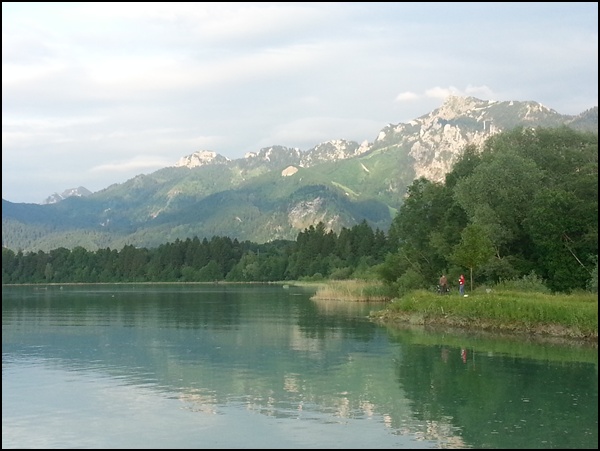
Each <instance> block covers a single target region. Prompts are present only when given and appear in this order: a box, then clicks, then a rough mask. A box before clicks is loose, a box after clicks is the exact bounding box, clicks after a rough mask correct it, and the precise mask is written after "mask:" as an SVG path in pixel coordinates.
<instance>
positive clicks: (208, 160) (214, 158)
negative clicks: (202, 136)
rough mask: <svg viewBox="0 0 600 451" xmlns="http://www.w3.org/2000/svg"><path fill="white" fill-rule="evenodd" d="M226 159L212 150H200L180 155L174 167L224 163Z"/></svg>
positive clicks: (227, 159) (194, 166)
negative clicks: (183, 155)
mask: <svg viewBox="0 0 600 451" xmlns="http://www.w3.org/2000/svg"><path fill="white" fill-rule="evenodd" d="M227 161H229V158H227V157H224V156H223V155H220V154H218V153H216V152H212V151H210V150H200V151H198V152H194V153H193V154H191V155H187V156H185V157H181V158H180V159H179V161H178V162H177V163H175V167H187V168H196V167H198V166H205V165H207V164H219V163H226V162H227Z"/></svg>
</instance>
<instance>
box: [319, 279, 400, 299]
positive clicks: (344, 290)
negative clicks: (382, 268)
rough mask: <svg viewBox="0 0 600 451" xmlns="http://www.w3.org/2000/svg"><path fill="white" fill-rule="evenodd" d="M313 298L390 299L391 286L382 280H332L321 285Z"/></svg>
mask: <svg viewBox="0 0 600 451" xmlns="http://www.w3.org/2000/svg"><path fill="white" fill-rule="evenodd" d="M313 299H319V300H333V299H336V300H340V301H363V302H370V301H371V302H372V301H378V302H379V301H389V300H390V299H392V293H391V291H390V288H389V287H388V286H386V285H384V284H383V283H381V282H377V281H364V280H356V279H353V280H331V281H328V282H327V283H324V284H322V285H319V287H318V289H317V291H316V293H315V294H314V296H313Z"/></svg>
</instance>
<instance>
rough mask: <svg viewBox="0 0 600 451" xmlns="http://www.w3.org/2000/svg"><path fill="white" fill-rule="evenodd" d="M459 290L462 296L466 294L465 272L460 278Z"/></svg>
mask: <svg viewBox="0 0 600 451" xmlns="http://www.w3.org/2000/svg"><path fill="white" fill-rule="evenodd" d="M458 292H459V293H460V295H461V296H464V294H465V276H464V274H461V275H460V277H459V278H458Z"/></svg>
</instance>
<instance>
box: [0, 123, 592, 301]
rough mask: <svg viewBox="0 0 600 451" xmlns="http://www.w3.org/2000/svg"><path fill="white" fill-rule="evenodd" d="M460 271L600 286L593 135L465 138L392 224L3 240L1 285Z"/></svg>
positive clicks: (410, 194)
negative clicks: (133, 238) (151, 237)
mask: <svg viewBox="0 0 600 451" xmlns="http://www.w3.org/2000/svg"><path fill="white" fill-rule="evenodd" d="M461 273H464V274H465V275H466V276H467V279H468V285H469V286H470V288H471V289H472V288H475V287H477V286H481V285H493V284H496V283H498V282H500V281H503V280H510V279H515V278H520V277H526V276H530V275H531V274H535V275H537V276H538V277H540V278H542V279H543V280H544V283H545V284H546V285H547V286H548V288H549V289H550V290H552V291H555V292H571V291H574V290H593V291H597V279H598V135H597V134H593V133H586V132H579V131H575V130H573V129H570V128H568V127H560V128H548V129H544V128H538V129H529V128H523V127H520V128H516V129H514V130H511V131H507V132H502V133H500V134H497V135H494V136H492V137H491V138H489V139H488V140H487V141H486V142H485V143H484V145H483V146H482V148H477V147H476V146H474V145H468V146H466V147H465V148H464V150H463V152H462V153H461V155H460V157H459V158H458V160H457V161H456V163H455V164H454V166H453V168H452V170H451V171H450V172H449V173H448V174H447V175H446V177H445V181H444V182H443V183H435V182H432V181H430V180H428V179H425V178H419V179H416V180H415V181H414V182H413V183H412V184H411V186H410V187H409V188H408V191H407V193H406V196H405V199H404V202H403V204H402V206H401V207H400V209H399V210H398V212H397V214H396V215H395V217H394V220H393V222H392V225H391V227H390V228H389V230H387V231H382V230H379V229H375V230H373V229H372V228H371V227H370V226H369V225H368V224H367V223H366V221H363V222H361V223H360V224H357V225H355V226H353V227H351V228H343V229H342V230H341V231H340V232H339V233H335V232H333V231H331V230H327V229H326V227H325V225H324V224H323V223H319V224H317V225H315V226H310V227H308V228H306V229H304V230H303V231H301V232H300V233H298V236H297V238H296V240H295V241H288V240H280V241H274V242H269V243H264V244H257V243H252V242H248V241H242V242H239V241H238V240H237V239H231V238H229V237H224V236H214V237H212V238H211V239H210V240H208V239H207V238H204V239H202V240H201V239H199V238H198V237H194V238H188V239H185V240H176V241H175V242H173V243H166V244H162V245H160V246H158V247H156V248H152V249H147V248H136V247H134V246H132V245H127V246H124V247H123V248H122V249H121V250H115V249H110V248H106V249H99V250H97V251H87V250H86V249H84V248H82V247H75V248H73V249H72V250H69V249H66V248H58V249H55V250H52V251H50V252H43V251H38V252H29V253H23V252H20V251H19V252H16V253H15V252H14V251H12V250H10V249H6V248H3V250H2V283H3V284H11V283H16V284H22V283H75V282H87V283H97V282H207V281H231V282H268V281H286V280H326V279H350V278H367V279H378V280H382V281H383V282H385V283H386V284H388V285H389V286H390V287H391V288H392V289H393V290H394V292H397V293H398V294H402V293H404V292H406V291H408V290H411V289H415V288H430V287H431V286H432V285H435V284H436V283H437V280H438V279H439V277H440V275H441V274H446V275H447V276H448V277H449V278H450V280H451V281H452V280H456V279H457V278H458V275H459V274H461Z"/></svg>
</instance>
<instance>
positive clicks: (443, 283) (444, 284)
mask: <svg viewBox="0 0 600 451" xmlns="http://www.w3.org/2000/svg"><path fill="white" fill-rule="evenodd" d="M447 292H448V279H447V278H446V275H445V274H442V277H440V294H446V293H447Z"/></svg>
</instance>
